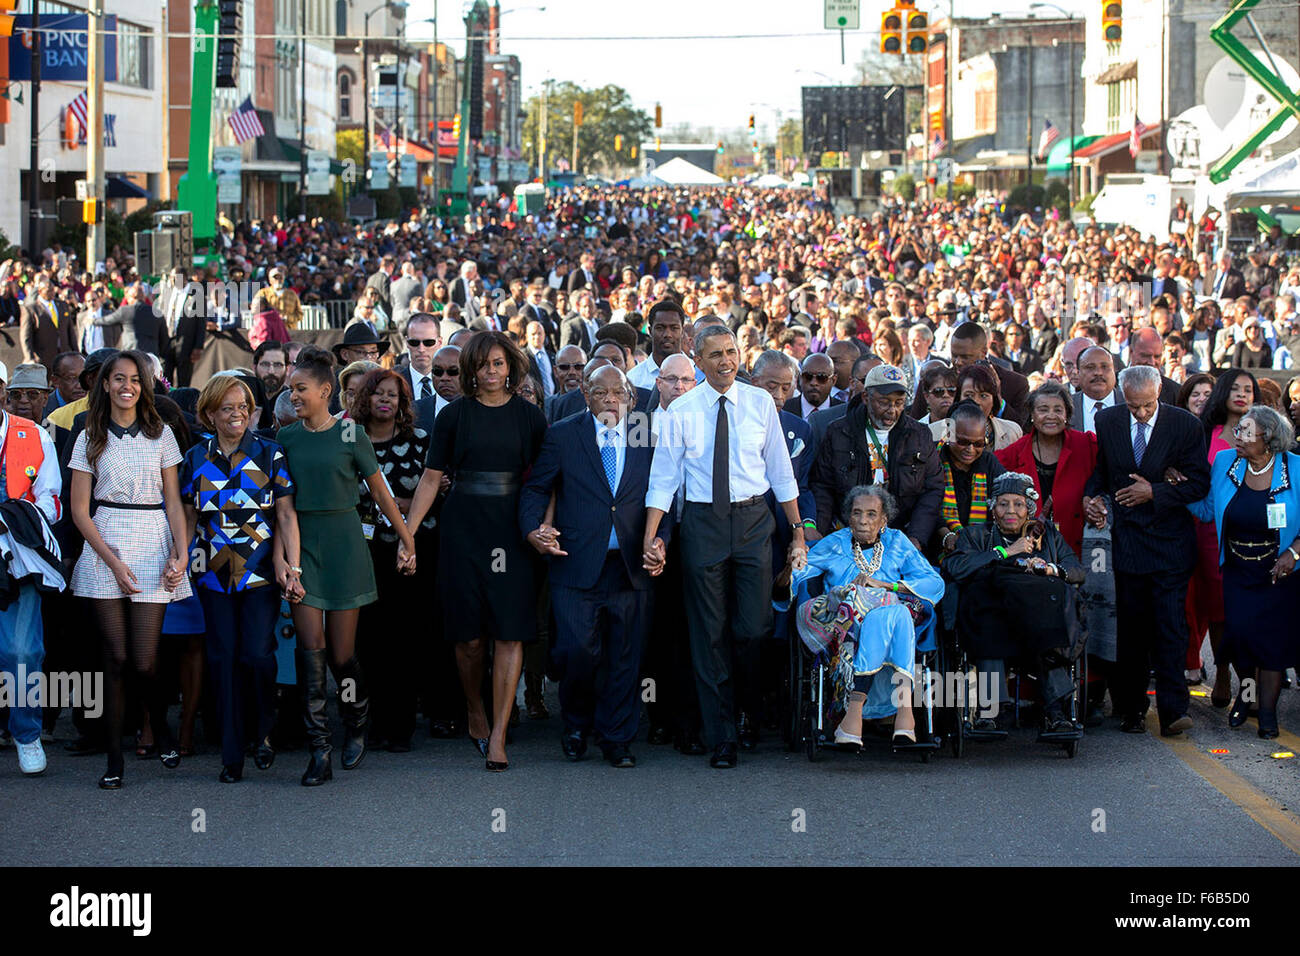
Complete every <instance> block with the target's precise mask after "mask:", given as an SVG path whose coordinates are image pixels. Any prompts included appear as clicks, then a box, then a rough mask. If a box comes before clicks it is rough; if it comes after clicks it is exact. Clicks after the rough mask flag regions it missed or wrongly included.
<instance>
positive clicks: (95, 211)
mask: <svg viewBox="0 0 1300 956" xmlns="http://www.w3.org/2000/svg"><path fill="white" fill-rule="evenodd" d="M81 221H82V222H84V223H99V222H103V221H104V207H103V206H101V205H100V204H99V200H98V199H83V200H82V201H81Z"/></svg>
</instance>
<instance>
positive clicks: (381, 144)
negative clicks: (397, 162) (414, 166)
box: [375, 130, 433, 163]
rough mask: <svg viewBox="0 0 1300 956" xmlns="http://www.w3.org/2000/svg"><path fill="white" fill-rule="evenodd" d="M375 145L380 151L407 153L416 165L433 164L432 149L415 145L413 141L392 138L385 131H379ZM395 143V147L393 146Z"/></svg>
mask: <svg viewBox="0 0 1300 956" xmlns="http://www.w3.org/2000/svg"><path fill="white" fill-rule="evenodd" d="M375 141H376V144H377V146H378V148H380V149H388V150H395V151H396V152H398V153H409V154H410V155H412V156H414V157H415V161H416V162H417V163H431V162H433V149H432V148H431V147H428V146H425V145H424V144H423V143H417V142H415V141H413V140H409V139H402V138H401V137H400V136H399V137H394V136H392V135H390V134H389V132H388V131H387V130H381V131H380V133H379V135H377V136H376V137H375ZM394 141H396V146H394V145H393V143H394Z"/></svg>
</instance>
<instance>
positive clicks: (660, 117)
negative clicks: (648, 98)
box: [655, 103, 664, 129]
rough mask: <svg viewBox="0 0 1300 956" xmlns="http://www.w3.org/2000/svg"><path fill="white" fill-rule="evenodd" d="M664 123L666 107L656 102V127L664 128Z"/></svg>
mask: <svg viewBox="0 0 1300 956" xmlns="http://www.w3.org/2000/svg"><path fill="white" fill-rule="evenodd" d="M663 125H664V108H663V107H662V106H660V105H659V104H658V103H656V104H655V129H662V128H663Z"/></svg>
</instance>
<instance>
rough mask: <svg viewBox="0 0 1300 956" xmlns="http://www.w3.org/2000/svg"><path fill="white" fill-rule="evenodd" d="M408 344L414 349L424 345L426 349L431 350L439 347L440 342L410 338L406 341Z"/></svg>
mask: <svg viewBox="0 0 1300 956" xmlns="http://www.w3.org/2000/svg"><path fill="white" fill-rule="evenodd" d="M406 344H407V345H409V346H411V347H412V348H414V347H415V346H417V345H422V346H424V347H425V348H426V349H431V348H436V347H437V345H438V340H437V339H413V338H410V337H409V336H408V337H407V339H406Z"/></svg>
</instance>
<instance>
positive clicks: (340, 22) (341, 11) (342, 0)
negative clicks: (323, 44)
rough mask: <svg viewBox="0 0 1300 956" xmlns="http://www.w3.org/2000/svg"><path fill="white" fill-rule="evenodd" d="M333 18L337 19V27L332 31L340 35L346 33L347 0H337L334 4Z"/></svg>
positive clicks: (345, 34)
mask: <svg viewBox="0 0 1300 956" xmlns="http://www.w3.org/2000/svg"><path fill="white" fill-rule="evenodd" d="M334 19H335V20H336V21H337V27H338V29H336V30H335V31H334V32H335V33H337V34H338V35H339V36H341V37H345V36H347V35H348V0H338V2H337V3H335V4H334Z"/></svg>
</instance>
